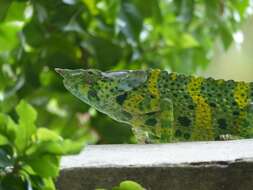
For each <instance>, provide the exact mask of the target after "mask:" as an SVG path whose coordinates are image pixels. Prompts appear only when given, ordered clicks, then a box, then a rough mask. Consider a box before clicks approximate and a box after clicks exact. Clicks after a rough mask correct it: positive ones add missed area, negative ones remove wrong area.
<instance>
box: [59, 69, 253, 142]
mask: <svg viewBox="0 0 253 190" xmlns="http://www.w3.org/2000/svg"><path fill="white" fill-rule="evenodd" d="M56 71H57V72H58V73H60V74H61V75H62V76H63V77H64V85H65V87H66V88H67V89H68V90H69V91H70V92H71V93H72V94H73V95H75V96H76V97H78V98H80V99H81V100H82V101H84V102H85V103H87V104H89V105H90V106H93V107H95V108H96V109H97V110H98V111H100V112H103V113H105V114H107V115H108V116H110V117H111V118H113V119H115V120H117V121H119V122H124V123H127V124H130V125H131V126H133V132H134V133H135V135H136V137H137V139H138V140H139V141H140V142H149V143H161V142H177V141H202V140H222V139H240V138H252V137H253V83H246V82H235V81H233V80H228V81H225V80H215V79H212V78H203V77H196V76H186V75H183V74H178V73H168V72H167V71H162V70H158V69H153V70H152V69H149V70H135V71H129V70H127V71H115V72H102V71H99V70H93V69H91V70H81V69H78V70H68V69H56Z"/></svg>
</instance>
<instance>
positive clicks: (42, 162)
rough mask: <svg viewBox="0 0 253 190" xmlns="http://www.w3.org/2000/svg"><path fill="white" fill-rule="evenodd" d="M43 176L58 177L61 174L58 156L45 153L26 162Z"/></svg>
mask: <svg viewBox="0 0 253 190" xmlns="http://www.w3.org/2000/svg"><path fill="white" fill-rule="evenodd" d="M26 163H27V164H29V165H30V166H31V167H32V169H33V170H34V171H35V172H36V173H37V175H39V176H41V177H45V178H47V177H56V176H58V175H59V163H60V162H59V159H58V158H57V157H56V156H50V155H43V156H38V157H35V158H33V159H32V160H29V161H27V162H26Z"/></svg>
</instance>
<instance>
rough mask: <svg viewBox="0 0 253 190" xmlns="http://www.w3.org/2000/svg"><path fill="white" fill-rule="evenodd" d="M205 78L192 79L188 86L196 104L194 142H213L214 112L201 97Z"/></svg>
mask: <svg viewBox="0 0 253 190" xmlns="http://www.w3.org/2000/svg"><path fill="white" fill-rule="evenodd" d="M203 80H204V79H203V78H201V77H198V78H195V77H194V78H192V79H191V81H190V83H189V84H188V92H189V94H190V96H191V97H192V100H193V102H194V103H195V104H196V111H195V126H194V128H193V131H192V139H193V140H213V137H214V131H213V126H212V114H211V113H212V112H211V111H212V110H211V108H210V106H209V105H208V104H207V103H206V101H205V99H204V98H203V97H202V96H201V92H200V88H201V85H202V82H203Z"/></svg>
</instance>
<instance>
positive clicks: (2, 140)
mask: <svg viewBox="0 0 253 190" xmlns="http://www.w3.org/2000/svg"><path fill="white" fill-rule="evenodd" d="M8 143H9V141H8V138H7V137H5V136H4V135H2V134H0V146H1V145H5V144H8Z"/></svg>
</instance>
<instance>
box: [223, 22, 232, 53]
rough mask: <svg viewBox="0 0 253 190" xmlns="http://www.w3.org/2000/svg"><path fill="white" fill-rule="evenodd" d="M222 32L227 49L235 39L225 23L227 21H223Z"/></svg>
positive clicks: (224, 45)
mask: <svg viewBox="0 0 253 190" xmlns="http://www.w3.org/2000/svg"><path fill="white" fill-rule="evenodd" d="M220 33H221V40H222V43H223V47H224V49H225V50H227V49H228V48H229V46H230V45H231V43H232V41H233V34H232V31H231V30H230V29H229V28H228V27H227V26H226V25H225V23H221V24H220Z"/></svg>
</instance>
